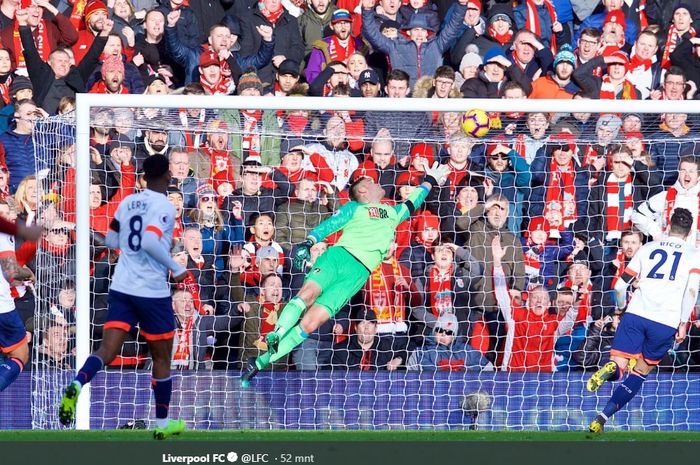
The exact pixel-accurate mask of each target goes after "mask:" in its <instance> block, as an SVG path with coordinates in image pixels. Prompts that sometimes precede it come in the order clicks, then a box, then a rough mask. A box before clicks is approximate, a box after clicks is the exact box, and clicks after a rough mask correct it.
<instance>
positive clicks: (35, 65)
mask: <svg viewBox="0 0 700 465" xmlns="http://www.w3.org/2000/svg"><path fill="white" fill-rule="evenodd" d="M19 36H20V39H21V40H22V47H23V48H24V59H25V60H26V62H27V71H28V72H29V78H30V79H31V80H32V84H33V85H34V101H35V102H36V104H37V105H38V106H40V107H41V108H43V109H44V110H46V111H47V112H48V113H49V114H55V113H56V111H57V110H58V102H59V101H60V100H61V98H62V97H75V94H77V93H79V92H85V90H86V82H87V80H88V78H89V77H90V74H91V73H92V71H93V70H94V69H95V67H96V66H97V63H98V60H99V59H100V54H101V53H102V50H103V49H104V48H105V44H106V43H107V38H106V37H102V36H98V37H95V40H94V41H93V42H92V45H91V46H90V48H89V49H88V51H87V53H86V54H85V57H84V58H83V59H82V60H81V61H80V62H79V63H78V64H77V65H76V66H71V67H70V70H69V71H68V74H67V75H66V77H64V78H61V79H57V78H56V75H55V74H54V72H53V70H52V69H51V66H49V64H48V63H46V62H45V61H43V60H42V59H41V57H40V56H39V53H38V52H37V50H36V45H35V44H34V38H33V37H32V33H31V30H30V28H29V26H22V27H20V28H19Z"/></svg>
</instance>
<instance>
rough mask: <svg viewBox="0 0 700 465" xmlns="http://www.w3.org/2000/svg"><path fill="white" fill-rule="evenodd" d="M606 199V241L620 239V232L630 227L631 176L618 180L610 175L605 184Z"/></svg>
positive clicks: (631, 206)
mask: <svg viewBox="0 0 700 465" xmlns="http://www.w3.org/2000/svg"><path fill="white" fill-rule="evenodd" d="M605 194H606V198H607V207H608V208H607V215H606V216H607V228H606V229H607V234H606V236H605V238H606V239H607V240H609V241H610V240H614V239H620V237H621V236H622V231H623V230H625V229H626V228H628V227H630V226H631V225H632V219H631V218H632V210H633V202H632V175H631V174H628V175H627V177H626V178H625V179H619V178H618V177H617V176H615V174H614V173H610V175H609V176H608V180H607V182H606V184H605Z"/></svg>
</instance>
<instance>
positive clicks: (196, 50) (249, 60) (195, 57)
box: [163, 27, 275, 84]
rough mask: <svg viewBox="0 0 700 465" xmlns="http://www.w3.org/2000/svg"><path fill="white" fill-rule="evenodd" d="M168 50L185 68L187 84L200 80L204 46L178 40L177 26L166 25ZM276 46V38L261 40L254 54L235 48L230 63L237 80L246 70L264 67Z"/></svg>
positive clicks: (165, 39) (232, 73)
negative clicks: (269, 40)
mask: <svg viewBox="0 0 700 465" xmlns="http://www.w3.org/2000/svg"><path fill="white" fill-rule="evenodd" d="M163 40H164V41H165V44H166V48H167V50H168V54H169V55H170V56H171V57H172V58H173V60H175V62H176V63H177V64H178V65H180V66H182V67H183V68H184V69H185V73H186V75H185V84H190V83H192V82H198V81H199V55H200V54H201V53H202V48H201V47H200V46H199V45H195V46H193V47H188V46H187V45H185V44H184V43H182V42H180V41H179V40H178V36H177V34H176V33H175V28H172V27H166V28H165V37H164V39H163ZM274 46H275V38H274V37H273V38H272V42H266V41H261V43H260V48H259V49H258V50H257V52H256V53H255V54H254V55H250V56H241V54H240V52H239V51H236V50H235V48H236V47H235V46H234V50H233V51H232V52H231V56H229V58H228V60H227V61H228V64H229V66H230V67H231V75H232V77H233V80H234V81H235V82H237V81H238V78H239V77H240V76H241V74H243V73H244V72H245V71H248V70H251V69H255V70H259V69H260V68H263V67H264V66H266V65H267V64H268V63H270V60H271V59H272V50H273V49H274Z"/></svg>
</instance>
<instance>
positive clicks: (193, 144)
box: [178, 108, 207, 149]
mask: <svg viewBox="0 0 700 465" xmlns="http://www.w3.org/2000/svg"><path fill="white" fill-rule="evenodd" d="M206 115H207V112H206V110H200V111H199V117H198V118H197V128H196V129H195V128H190V124H189V118H188V117H187V110H185V109H184V108H180V110H179V111H178V116H179V117H180V124H182V127H183V131H182V132H183V133H184V134H185V145H186V147H187V148H191V149H197V148H199V147H200V146H201V145H202V136H203V135H204V134H203V133H202V130H203V129H204V122H205V121H206Z"/></svg>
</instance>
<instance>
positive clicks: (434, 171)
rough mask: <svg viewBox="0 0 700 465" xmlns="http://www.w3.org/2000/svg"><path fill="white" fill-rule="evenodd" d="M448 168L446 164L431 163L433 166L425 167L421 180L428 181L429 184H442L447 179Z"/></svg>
mask: <svg viewBox="0 0 700 465" xmlns="http://www.w3.org/2000/svg"><path fill="white" fill-rule="evenodd" d="M449 172H450V168H449V167H448V166H447V165H441V164H440V163H438V162H435V163H433V166H431V167H430V168H426V169H425V177H424V178H423V180H424V181H425V182H428V183H430V185H431V186H433V187H435V186H442V185H443V184H445V181H447V175H448V174H449Z"/></svg>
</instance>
